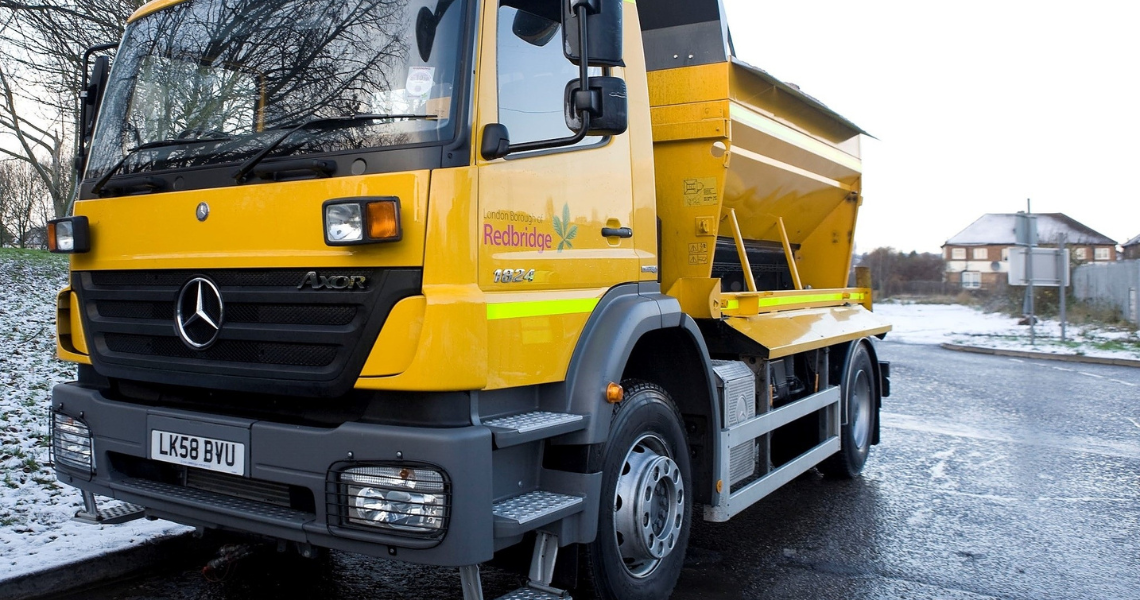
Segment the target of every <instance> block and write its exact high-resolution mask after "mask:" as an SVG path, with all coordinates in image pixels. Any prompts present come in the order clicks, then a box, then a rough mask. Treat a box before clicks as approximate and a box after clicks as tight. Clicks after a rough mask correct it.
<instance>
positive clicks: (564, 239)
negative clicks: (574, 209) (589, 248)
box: [554, 203, 578, 252]
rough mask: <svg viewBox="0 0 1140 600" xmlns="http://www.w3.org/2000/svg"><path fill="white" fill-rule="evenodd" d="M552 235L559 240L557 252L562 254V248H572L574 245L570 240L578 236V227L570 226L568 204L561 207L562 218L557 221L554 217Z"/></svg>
mask: <svg viewBox="0 0 1140 600" xmlns="http://www.w3.org/2000/svg"><path fill="white" fill-rule="evenodd" d="M554 233H557V234H558V237H559V238H561V239H560V240H559V242H558V251H559V252H562V249H563V248H571V249H573V248H574V244H571V243H570V240H572V239H574V238H575V237H577V236H578V226H577V225H571V224H570V204H569V203H566V204H563V205H562V218H561V219H559V218H558V216H557V215H555V217H554Z"/></svg>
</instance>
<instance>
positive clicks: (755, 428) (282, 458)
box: [49, 0, 889, 599]
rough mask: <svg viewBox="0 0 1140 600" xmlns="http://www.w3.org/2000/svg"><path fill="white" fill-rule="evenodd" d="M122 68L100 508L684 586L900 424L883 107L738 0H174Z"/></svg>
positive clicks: (95, 515)
mask: <svg viewBox="0 0 1140 600" xmlns="http://www.w3.org/2000/svg"><path fill="white" fill-rule="evenodd" d="M107 65H108V62H107V61H106V60H101V61H97V62H96V67H95V69H94V70H93V71H92V74H91V76H90V77H89V82H90V83H89V85H88V87H87V93H86V96H85V101H86V103H87V105H86V107H85V115H86V116H85V118H84V119H83V123H81V131H80V138H81V139H82V140H83V144H82V147H81V151H80V159H79V163H80V167H81V169H82V170H81V173H82V177H81V183H80V185H79V190H78V195H77V199H76V202H75V205H74V213H73V216H71V217H68V218H66V219H60V220H57V221H55V222H53V223H52V224H51V231H50V234H49V235H50V237H51V243H52V246H53V250H54V251H57V252H67V253H69V254H70V255H71V280H70V285H69V286H68V287H67V288H65V289H64V290H63V291H61V292H60V294H59V299H58V353H59V355H60V357H61V358H63V359H65V360H69V361H72V362H74V363H76V364H77V373H78V374H77V380H76V381H74V382H71V383H67V384H62V385H60V386H57V387H56V388H55V389H54V391H53V399H52V405H53V414H54V426H53V435H54V438H53V451H54V455H55V460H56V463H55V464H56V469H57V473H58V476H59V478H60V480H61V481H62V482H64V483H67V484H70V485H73V486H75V487H78V488H80V489H81V490H83V492H84V498H85V501H86V502H87V507H86V509H85V514H86V515H87V517H88V518H89V519H92V520H99V519H100V518H101V516H100V513H99V511H98V507H97V506H96V502H95V494H99V495H102V496H108V497H113V498H118V499H121V500H124V501H126V502H130V503H133V504H135V505H138V506H139V507H141V508H140V509H139V513H138V514H139V515H140V516H141V515H143V514H145V515H147V516H151V517H158V518H166V519H170V520H173V521H177V522H180V523H186V524H189V525H194V526H198V527H201V528H206V529H214V528H217V529H231V530H238V531H245V532H251V533H255V534H260V535H264V536H269V537H273V538H277V539H280V540H285V541H287V542H289V543H291V544H293V545H294V546H296V547H297V548H298V549H300V550H302V552H309V551H311V549H312V548H313V547H320V548H332V549H338V550H344V551H351V552H359V553H363V554H369V555H373V556H377V557H383V558H390V559H396V560H403V561H408V562H415V563H426V564H433V565H444V566H454V567H459V568H460V573H461V577H462V578H463V583H464V594H465V598H468V599H471V598H479V597H481V586H480V585H479V580H478V573H479V571H478V565H479V564H480V563H483V562H486V561H488V560H491V559H492V558H493V557H494V556H495V555H496V553H497V552H501V551H504V550H506V549H509V548H511V547H514V546H517V545H520V544H525V545H527V547H528V548H529V547H533V558H532V560H531V562H530V564H529V575H530V584H528V588H526V589H527V590H529V591H530V592H533V593H536V594H537V593H542V594H550V595H551V597H557V594H560V593H561V590H562V589H563V588H578V587H583V588H590V589H591V590H592V591H593V593H595V594H597V595H598V596H600V597H603V598H620V599H636V598H660V597H665V596H667V595H668V594H669V592H670V591H671V590H672V588H673V585H674V584H675V582H676V579H677V576H678V575H679V573H680V568H681V563H682V560H683V557H684V551H685V548H686V545H687V540H688V534H689V528H690V524H691V523H690V521H691V517H692V516H693V515H695V514H698V513H695V512H694V511H693V506H695V505H698V504H699V505H703V506H704V510H703V513H701V514H703V516H704V518H706V519H709V520H718V521H721V520H727V519H729V518H731V517H732V516H733V515H735V514H737V513H738V512H740V511H741V510H744V508H746V507H747V506H749V505H751V504H752V503H754V502H755V501H756V500H758V499H759V498H761V497H763V496H764V495H766V494H768V493H770V492H771V491H773V490H775V489H776V488H778V487H779V486H780V485H782V483H784V482H786V481H789V480H791V479H792V478H794V477H795V476H796V475H798V474H800V473H802V472H804V471H805V470H807V469H810V468H813V467H816V466H817V465H818V466H819V467H820V468H822V469H825V470H826V471H828V472H830V473H833V474H836V475H838V476H842V477H851V476H855V475H857V474H858V472H859V471H860V470H861V468H862V466H863V461H865V460H866V457H867V453H868V452H869V450H870V446H871V445H872V444H874V443H877V442H878V418H877V415H878V407H879V403H880V401H881V398H882V396H884V395H886V394H887V393H889V386H888V376H889V370H888V368H887V365H886V364H885V363H882V362H880V361H879V360H878V358H877V355H876V352H875V348H874V343H873V338H875V337H876V336H882V335H883V334H885V333H886V332H887V331H888V330H889V325H887V324H886V323H884V322H882V321H881V320H879V319H877V318H876V317H875V316H874V315H873V313H872V312H871V310H870V309H871V297H870V290H868V289H866V287H869V286H868V285H866V282H863V283H864V284H863V285H860V286H859V287H854V288H852V287H848V285H847V281H848V274H849V272H850V269H851V252H852V240H853V234H854V226H855V217H856V215H857V212H858V207H859V205H860V204H861V202H862V198H861V195H860V189H861V188H860V185H861V162H860V159H859V137H860V135H861V134H862V133H863V132H862V130H861V129H859V128H858V127H856V126H855V125H854V124H852V123H850V122H849V121H847V120H846V119H844V118H843V117H841V116H840V115H838V114H837V113H835V112H834V111H832V110H831V109H829V108H827V107H826V106H824V105H822V104H821V103H819V102H818V101H817V100H815V99H813V98H811V97H809V96H806V95H805V94H803V93H801V92H800V91H799V90H798V89H796V88H793V87H791V86H788V85H785V84H783V83H782V82H779V81H778V80H776V79H775V78H773V77H771V76H770V75H768V74H767V73H765V72H763V71H761V70H759V69H756V68H754V67H751V66H749V65H747V64H745V63H742V62H740V61H738V60H737V59H736V58H735V57H734V56H733V53H732V50H731V44H730V39H729V36H728V30H727V24H726V21H725V19H724V12H723V8H722V6H721V5H720V3H719V1H718V0H703V1H701V2H676V1H673V0H640V1H639V2H633V1H630V0H624V1H622V0H500V1H498V2H479V1H477V0H400V1H397V2H392V1H391V0H361V1H359V2H355V3H349V4H345V3H339V2H330V1H328V0H256V1H255V0H154V1H152V2H150V3H149V4H146V5H145V6H143V7H142V8H141V9H139V10H138V12H136V13H135V14H134V15H133V16H132V17H131V19H130V21H129V23H128V26H127V29H126V33H125V35H124V39H123V40H122V42H121V44H119V46H118V48H117V50H116V52H115V55H114V68H113V69H108V67H107ZM560 548H561V549H562V552H561V553H560V552H559V549H560ZM568 548H569V550H568ZM559 556H561V557H562V558H561V559H559ZM579 556H582V557H585V560H583V561H581V562H579V561H578V560H577V559H578V557H579ZM555 564H559V565H563V564H566V565H568V566H567V567H565V568H563V569H560V573H561V572H566V573H570V575H568V576H567V577H568V580H567V581H555V580H554V577H553V568H554V565H555ZM521 566H522V567H523V568H524V569H525V568H526V567H527V565H525V564H524V565H521ZM530 592H528V593H530Z"/></svg>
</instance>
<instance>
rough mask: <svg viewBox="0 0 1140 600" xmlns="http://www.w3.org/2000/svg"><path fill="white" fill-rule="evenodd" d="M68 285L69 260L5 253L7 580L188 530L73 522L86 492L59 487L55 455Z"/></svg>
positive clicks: (1, 411) (2, 565) (0, 522)
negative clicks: (55, 399)
mask: <svg viewBox="0 0 1140 600" xmlns="http://www.w3.org/2000/svg"><path fill="white" fill-rule="evenodd" d="M66 281H67V260H66V259H65V258H64V257H61V256H56V255H51V254H48V253H47V252H43V251H35V250H14V249H9V248H3V249H0V580H3V579H9V578H14V577H19V576H20V575H24V574H27V573H31V572H35V571H41V570H44V569H50V568H52V567H56V566H60V565H63V564H67V563H70V562H75V561H80V560H84V559H87V558H90V557H92V556H97V555H100V554H104V553H106V552H109V551H112V550H116V549H120V548H125V547H127V546H131V545H134V544H139V543H142V542H144V541H146V540H149V539H153V538H155V537H160V536H165V535H174V534H177V533H181V532H183V531H186V530H187V529H186V528H184V527H181V526H179V525H175V524H173V523H169V522H166V521H153V522H151V521H146V520H139V521H134V522H131V523H127V524H123V525H111V526H94V525H84V524H81V523H76V522H73V521H71V517H72V515H74V514H75V511H77V510H79V509H80V508H81V507H82V500H81V498H80V495H79V491H78V490H76V489H75V488H73V487H71V486H67V485H62V484H60V483H57V482H56V480H55V472H54V471H53V470H52V468H51V466H50V464H49V453H48V445H49V433H48V429H49V426H50V418H51V414H50V412H49V407H50V401H51V388H52V386H54V385H55V384H57V383H60V382H63V381H67V380H69V379H73V378H74V372H75V369H74V366H73V365H71V364H69V363H65V362H63V361H60V360H58V359H57V358H55V296H56V293H57V292H58V291H59V290H60V288H62V287H63V286H64V285H65V284H66ZM102 500H103V501H104V502H105V503H107V504H106V505H107V506H111V505H112V504H111V503H110V502H109V501H108V500H107V499H102Z"/></svg>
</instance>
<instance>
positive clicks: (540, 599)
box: [496, 587, 570, 600]
mask: <svg viewBox="0 0 1140 600" xmlns="http://www.w3.org/2000/svg"><path fill="white" fill-rule="evenodd" d="M569 597H570V594H568V593H566V592H562V593H561V594H556V593H554V592H548V591H546V590H537V589H535V588H532V587H521V588H519V589H517V590H515V591H513V592H507V593H506V594H503V595H502V596H499V597H498V598H497V599H496V600H561V599H562V598H569Z"/></svg>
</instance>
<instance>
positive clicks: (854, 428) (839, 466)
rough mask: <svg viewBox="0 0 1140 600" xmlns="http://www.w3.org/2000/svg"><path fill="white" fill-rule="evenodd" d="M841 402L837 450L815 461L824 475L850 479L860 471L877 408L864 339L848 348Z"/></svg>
mask: <svg viewBox="0 0 1140 600" xmlns="http://www.w3.org/2000/svg"><path fill="white" fill-rule="evenodd" d="M839 385H840V393H841V395H842V398H843V399H842V402H843V403H844V404H845V406H846V407H847V424H846V425H842V426H840V443H841V446H840V449H839V452H837V453H835V454H834V455H832V456H830V457H829V458H828V459H827V460H825V461H823V462H822V463H820V465H819V469H820V471H822V472H823V473H824V474H825V475H829V476H832V477H839V478H842V479H852V478H854V477H857V476H858V475H859V473H861V472H862V471H863V465H864V464H866V463H867V455H868V454H870V452H871V439H872V438H873V437H874V432H875V425H876V422H877V421H878V419H879V411H878V410H876V407H875V404H876V402H875V399H876V398H877V397H878V394H877V392H876V381H875V369H874V365H873V364H872V362H871V351H870V350H868V349H867V344H866V343H864V342H856V343H855V346H854V347H853V348H852V349H851V358H850V360H848V361H847V366H846V369H845V370H844V372H843V378H842V379H841V380H840V384H839Z"/></svg>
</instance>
